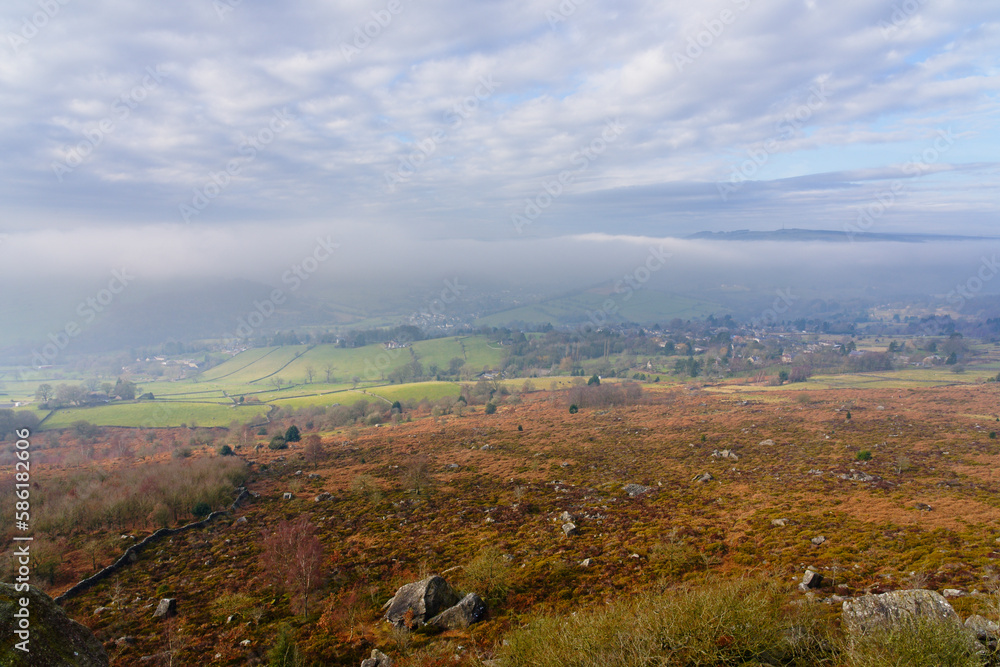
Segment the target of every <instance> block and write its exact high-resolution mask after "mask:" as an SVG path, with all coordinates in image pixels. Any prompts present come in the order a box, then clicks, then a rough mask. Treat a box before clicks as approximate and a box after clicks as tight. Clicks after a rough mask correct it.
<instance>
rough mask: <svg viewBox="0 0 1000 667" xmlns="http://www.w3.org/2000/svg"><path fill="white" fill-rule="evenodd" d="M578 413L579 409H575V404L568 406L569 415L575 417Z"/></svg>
mask: <svg viewBox="0 0 1000 667" xmlns="http://www.w3.org/2000/svg"><path fill="white" fill-rule="evenodd" d="M579 411H580V408H578V407H576V403H574V404H573V405H571V406H569V413H570V414H571V415H575V414H576V413H577V412H579Z"/></svg>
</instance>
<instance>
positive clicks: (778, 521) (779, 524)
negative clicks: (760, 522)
mask: <svg viewBox="0 0 1000 667" xmlns="http://www.w3.org/2000/svg"><path fill="white" fill-rule="evenodd" d="M771 525H772V526H777V527H778V528H784V527H785V526H787V525H788V519H771Z"/></svg>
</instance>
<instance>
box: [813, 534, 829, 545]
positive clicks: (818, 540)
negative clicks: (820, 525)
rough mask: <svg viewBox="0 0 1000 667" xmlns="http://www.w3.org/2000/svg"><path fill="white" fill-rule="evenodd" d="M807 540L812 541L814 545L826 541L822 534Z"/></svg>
mask: <svg viewBox="0 0 1000 667" xmlns="http://www.w3.org/2000/svg"><path fill="white" fill-rule="evenodd" d="M809 541H810V542H812V543H813V544H815V545H816V546H819V545H821V544H823V543H824V542H826V538H825V537H823V536H822V535H817V536H816V537H814V538H812V539H811V540H809Z"/></svg>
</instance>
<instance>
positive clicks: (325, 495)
mask: <svg viewBox="0 0 1000 667" xmlns="http://www.w3.org/2000/svg"><path fill="white" fill-rule="evenodd" d="M332 499H333V494H332V493H328V492H326V491H324V492H323V493H321V494H319V495H318V496H316V497H315V498H313V502H317V503H321V502H323V501H325V500H332Z"/></svg>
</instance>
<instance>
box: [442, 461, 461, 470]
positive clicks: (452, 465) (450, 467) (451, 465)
mask: <svg viewBox="0 0 1000 667" xmlns="http://www.w3.org/2000/svg"><path fill="white" fill-rule="evenodd" d="M445 468H447V469H448V470H458V468H459V465H458V464H457V463H449V464H448V465H446V466H445Z"/></svg>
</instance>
